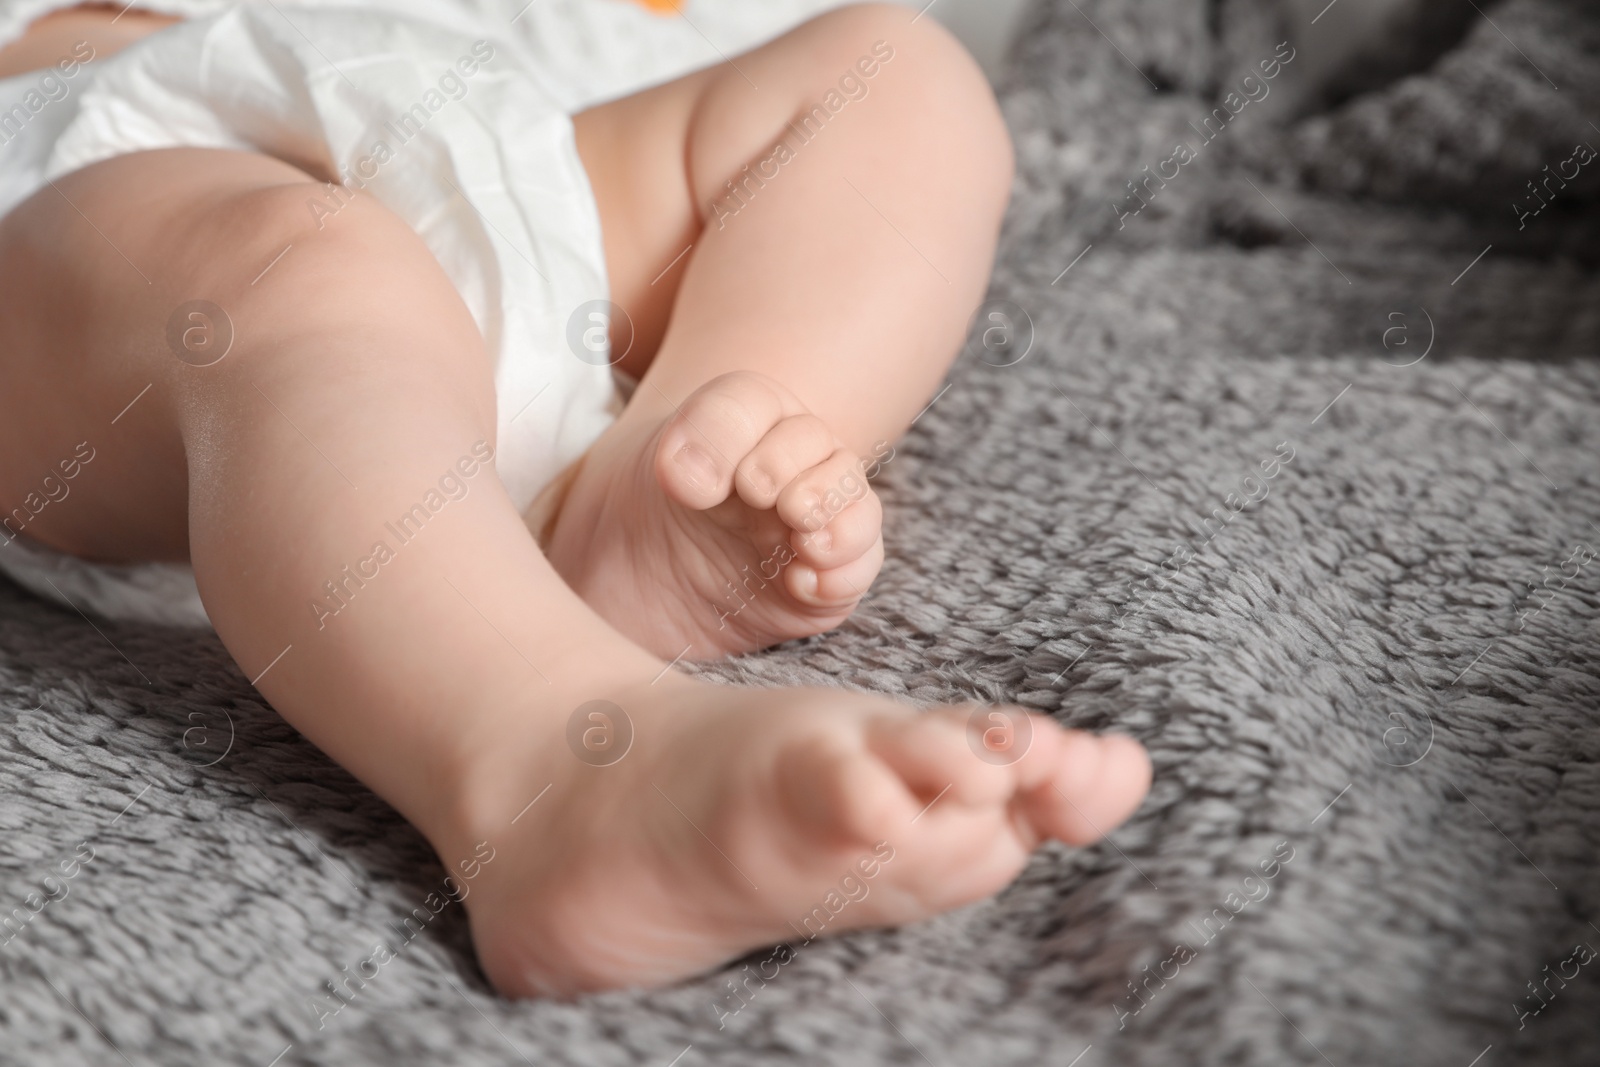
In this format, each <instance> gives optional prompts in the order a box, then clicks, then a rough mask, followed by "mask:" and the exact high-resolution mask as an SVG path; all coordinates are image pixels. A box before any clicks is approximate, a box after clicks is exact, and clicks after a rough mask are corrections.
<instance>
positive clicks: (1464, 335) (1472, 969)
mask: <svg viewBox="0 0 1600 1067" xmlns="http://www.w3.org/2000/svg"><path fill="white" fill-rule="evenodd" d="M1317 6H1320V5H1312V7H1313V8H1315V7H1317ZM1368 6H1369V7H1370V5H1368ZM1446 6H1450V5H1431V7H1435V8H1442V7H1446ZM1476 7H1477V8H1481V9H1482V10H1481V11H1477V10H1475V9H1473V7H1472V5H1467V6H1466V7H1464V8H1463V12H1461V13H1457V14H1454V15H1450V16H1449V17H1442V16H1440V15H1439V14H1438V12H1437V11H1436V10H1434V11H1432V12H1431V13H1430V12H1429V11H1424V10H1423V9H1422V8H1421V7H1420V6H1414V7H1405V8H1402V9H1401V10H1399V12H1398V13H1397V14H1396V15H1395V16H1394V20H1395V21H1394V23H1393V25H1391V26H1390V27H1388V28H1387V29H1385V31H1384V32H1382V33H1379V34H1376V35H1368V36H1367V37H1365V38H1362V39H1361V40H1360V41H1358V43H1357V46H1356V47H1348V46H1341V47H1340V48H1338V49H1336V48H1334V47H1333V45H1332V44H1331V43H1329V42H1332V41H1334V40H1335V39H1336V38H1337V31H1338V29H1339V27H1340V25H1341V23H1340V21H1339V20H1341V19H1345V18H1351V17H1354V16H1355V15H1356V14H1358V13H1359V12H1360V11H1362V10H1365V9H1364V8H1363V6H1362V5H1360V4H1357V3H1356V2H1355V0H1344V3H1339V2H1338V0H1335V3H1334V4H1333V5H1330V6H1329V7H1328V8H1326V9H1324V10H1323V11H1322V13H1321V14H1320V15H1317V14H1316V12H1315V11H1314V10H1313V11H1311V12H1309V13H1306V12H1301V11H1299V10H1298V9H1290V8H1284V7H1280V6H1279V5H1277V4H1274V3H1270V2H1268V0H1211V2H1209V3H1203V4H1201V3H1193V2H1189V0H1122V2H1114V0H1051V2H1048V3H1045V4H1043V5H1042V6H1040V7H1038V8H1037V9H1036V10H1035V11H1034V13H1033V15H1032V16H1031V21H1030V23H1029V25H1028V28H1027V32H1026V33H1025V34H1024V36H1023V38H1022V41H1021V43H1020V44H1019V46H1018V47H1017V49H1016V50H1015V53H1014V55H1013V62H1012V65H1011V68H1010V74H1009V75H1008V76H1007V80H1006V82H1005V84H1004V85H1003V93H1002V96H1003V104H1004V108H1005V112H1006V115H1007V117H1008V120H1009V122H1010V124H1011V128H1012V131H1013V135H1014V138H1015V142H1016V147H1017V155H1018V177H1017V183H1016V195H1015V200H1014V203H1013V206H1012V209H1011V212H1010V215H1009V218H1008V223H1007V228H1006V234H1005V238H1004V241H1003V245H1002V249H1001V253H1000V257H999V264H998V267H997V271H996V276H995V281H994V284H993V289H992V293H991V297H992V300H991V303H990V304H987V305H985V307H984V308H983V309H982V310H981V313H980V315H979V316H977V317H976V320H975V324H974V328H973V331H972V334H971V338H970V339H969V342H968V346H967V347H968V351H967V352H966V354H965V355H964V356H963V357H962V359H961V361H960V362H959V363H958V365H957V367H956V369H955V370H954V372H953V373H952V375H951V377H950V380H949V382H948V386H947V388H945V390H944V391H943V392H941V393H940V394H939V396H938V397H937V398H936V399H935V401H934V402H933V404H932V405H931V406H930V407H929V409H928V410H927V412H926V413H925V414H924V415H923V416H922V417H921V418H920V419H919V420H918V422H917V423H916V425H915V427H914V428H913V430H912V432H911V434H910V435H909V437H908V438H907V439H906V440H905V441H904V442H903V443H901V444H900V445H899V447H898V450H897V451H896V453H895V455H894V457H893V458H892V459H891V460H889V461H888V462H886V463H884V464H883V465H882V470H881V473H880V474H879V475H878V479H877V484H878V485H879V486H880V489H881V491H882V493H883V495H884V498H885V501H886V506H887V540H888V544H889V546H890V548H889V559H888V562H887V564H886V566H885V568H884V572H883V575H882V577H881V579H880V580H879V582H878V584H877V586H876V587H875V588H874V590H873V592H872V594H871V596H870V597H869V599H868V600H867V601H866V603H865V605H864V606H863V608H862V610H861V611H860V612H859V613H858V614H857V616H856V617H855V618H854V619H852V620H851V621H850V623H849V624H847V625H846V626H845V627H844V628H843V629H841V630H840V631H838V632H836V633H833V634H829V635H826V636H823V637H819V638H816V639H812V640H808V641H803V642H796V643H794V644H791V645H787V646H784V647H782V648H779V649H776V650H773V651H770V652H767V653H763V654H760V655H753V656H748V657H744V658H742V659H739V660H736V661H732V662H728V663H723V664H717V665H713V666H710V667H706V668H704V669H703V670H702V674H703V675H705V676H707V677H710V678H713V679H718V680H723V681H729V682H741V683H747V684H756V685H769V684H772V685H775V684H780V683H785V684H786V683H807V684H820V685H837V686H847V687H858V688H862V689H870V690H874V691H878V692H886V693H893V694H897V695H900V696H902V697H904V698H906V699H909V700H912V701H916V702H920V703H932V702H937V701H951V700H962V699H970V698H976V699H983V700H1011V701H1018V702H1021V703H1023V704H1026V705H1029V706H1031V707H1034V708H1037V709H1040V710H1042V711H1045V712H1048V713H1050V714H1052V715H1055V716H1056V717H1057V718H1058V719H1059V720H1061V721H1062V722H1064V723H1067V724H1070V725H1072V726H1077V727H1084V728H1092V729H1105V728H1117V729H1121V730H1126V731H1130V732H1132V733H1134V734H1136V735H1137V736H1139V737H1140V738H1141V739H1143V740H1144V741H1145V743H1146V744H1147V745H1149V747H1150V750H1151V753H1152V755H1153V758H1154V761H1155V765H1156V774H1155V784H1154V787H1153V790H1152V793H1151V796H1150V798H1149V800H1148V801H1147V803H1146V804H1145V805H1144V807H1143V808H1142V809H1141V811H1140V812H1139V813H1138V815H1137V816H1136V817H1135V818H1134V819H1132V820H1131V821H1130V822H1129V823H1128V824H1127V825H1126V826H1124V827H1123V828H1121V829H1119V830H1117V831H1116V832H1115V833H1114V834H1113V835H1112V836H1111V838H1110V839H1109V840H1108V841H1105V842H1103V843H1101V844H1099V845H1097V846H1095V847H1091V848H1088V849H1082V850H1068V849H1064V848H1054V847H1052V848H1046V849H1045V850H1043V851H1041V852H1040V853H1039V854H1038V855H1037V856H1036V857H1035V858H1034V860H1033V861H1032V862H1031V863H1030V864H1029V866H1028V867H1027V869H1026V870H1025V871H1024V873H1023V875H1022V876H1021V878H1020V879H1019V880H1018V881H1017V882H1016V883H1015V884H1014V885H1013V886H1012V887H1011V888H1009V889H1008V890H1006V891H1005V892H1003V893H1002V894H1000V896H999V897H998V898H996V899H994V900H992V901H988V902H984V903H981V904H977V905H974V906H971V907H968V908H966V909H963V910H961V911H958V912H956V913H953V914H949V915H946V916H943V917H941V918H938V919H935V920H933V921H930V922H925V923H922V924H919V925H916V926H912V927H908V928H905V929H899V930H888V931H881V932H869V933H860V934H854V935H850V936H847V937H843V938H839V939H828V940H818V941H815V942H813V943H810V944H807V945H805V946H804V947H803V948H800V949H799V950H798V951H797V952H796V953H795V955H794V958H793V960H792V961H791V962H788V963H787V964H786V965H785V966H783V967H782V968H781V970H780V971H779V973H778V974H777V975H776V977H772V978H770V980H766V981H764V982H763V981H760V980H756V981H751V982H749V983H745V982H744V981H743V979H744V978H745V977H746V976H747V975H748V974H751V973H754V972H755V971H756V970H757V968H754V967H752V968H751V970H750V971H749V972H746V971H745V970H744V969H743V966H744V963H747V962H751V961H741V962H740V963H738V964H735V965H733V966H731V967H729V968H727V969H726V970H725V971H724V972H722V973H719V974H711V975H706V976H704V977H702V978H698V979H695V980H692V981H688V982H684V983H682V984H681V985H678V986H676V987H674V988H670V989H666V990H660V991H655V992H648V993H641V992H630V993H616V994H608V995H604V996H598V997H591V998H588V999H584V1000H581V1001H577V1002H574V1003H554V1002H541V1003H512V1002H508V1001H503V1000H501V999H499V998H497V997H496V996H495V995H494V994H493V992H492V991H491V990H490V989H489V987H488V986H487V985H486V983H485V982H484V980H483V977H482V975H481V974H480V973H479V971H478V969H477V966H476V964H475V962H474V960H473V957H472V954H471V949H470V945H469V943H468V940H467V936H466V926H465V922H464V917H463V915H462V913H461V910H460V908H459V906H457V905H451V906H449V907H446V908H444V909H443V910H442V911H440V912H439V914H438V915H437V916H436V917H435V918H434V919H433V920H432V921H431V922H430V923H429V924H428V925H427V926H426V928H425V929H423V930H421V932H412V934H413V936H406V935H405V934H403V933H401V932H399V931H400V930H402V929H404V928H402V927H398V926H397V924H399V923H400V921H401V919H402V918H404V917H405V916H407V915H408V914H410V913H411V911H412V909H413V908H414V907H416V906H417V905H418V904H419V903H420V902H422V901H423V900H424V899H425V898H426V897H427V896H428V895H429V894H430V893H431V892H433V891H434V890H435V889H436V888H437V887H438V886H439V884H440V882H441V880H442V879H443V877H444V872H443V870H442V869H441V868H440V867H439V866H438V864H437V862H436V861H435V860H434V859H433V857H432V855H431V853H430V852H429V850H428V848H427V846H426V845H425V843H424V842H423V841H422V839H421V838H420V836H419V835H418V834H417V833H416V832H415V831H413V830H412V829H411V828H410V827H409V826H408V825H407V824H406V823H405V822H404V821H403V820H401V819H400V818H399V817H398V816H397V815H396V814H395V813H394V812H393V811H392V810H390V809H389V808H388V807H387V806H386V805H385V804H383V803H382V802H381V801H379V800H378V799H377V798H376V797H374V796H373V795H372V794H371V793H369V792H368V791H367V790H366V789H364V788H363V787H362V786H361V785H359V784H358V783H357V782H355V781H354V780H353V779H352V778H351V777H350V776H349V775H347V774H346V773H345V772H344V771H343V770H342V769H340V768H339V767H338V766H336V765H335V764H333V763H332V762H331V761H329V760H328V759H327V758H325V757H324V756H322V755H321V754H320V753H319V752H318V751H317V750H316V749H315V748H313V747H312V746H311V745H310V744H309V743H307V742H306V741H304V740H303V739H302V738H300V737H299V736H298V735H297V734H296V733H295V732H294V731H293V730H291V729H290V728H289V727H288V726H287V725H286V724H284V723H283V722H282V721H281V720H280V719H278V718H277V717H276V715H274V714H273V712H272V711H271V710H270V709H269V708H268V707H266V706H265V704H264V703H263V701H262V700H261V698H260V697H259V695H257V694H256V692H255V691H254V690H253V689H252V688H251V687H250V685H249V684H248V681H247V679H246V678H245V677H244V676H243V675H242V674H241V672H240V671H239V669H238V668H236V667H235V666H234V665H233V664H232V662H231V661H230V659H229V658H228V656H227V655H226V653H225V652H224V651H223V649H222V648H221V646H220V645H219V644H218V643H217V641H216V640H215V638H213V637H210V636H205V635H200V634H196V633H193V632H185V631H176V630H162V629H156V628H149V627H138V626H129V625H110V624H107V623H104V622H98V621H96V622H91V621H89V620H87V619H85V618H82V617H80V616H79V615H77V614H75V613H73V612H72V611H70V610H65V609H58V608H56V607H53V606H49V605H46V604H44V603H42V602H40V601H38V600H36V599H33V598H32V597H30V596H29V595H28V594H26V593H23V592H22V591H20V590H18V589H16V588H15V587H12V586H10V585H4V584H0V708H3V711H0V782H3V786H0V827H3V833H4V840H5V848H4V849H3V850H0V942H3V944H0V984H3V995H0V1063H4V1064H29V1065H40V1064H64V1065H65V1064H72V1065H77V1064H85V1063H112V1062H123V1061H126V1062H128V1063H131V1064H140V1065H143V1064H163V1065H169V1067H177V1065H188V1064H195V1065H215V1064H248V1065H254V1067H267V1065H269V1064H278V1065H288V1064H341V1065H343V1064H393V1063H471V1064H478V1063H484V1064H491V1063H492V1064H512V1063H524V1062H526V1063H539V1064H582V1065H612V1064H615V1065H636V1064H657V1065H660V1067H667V1065H669V1064H677V1065H680V1067H698V1065H701V1064H710V1063H722V1064H730V1065H731V1064H740V1065H743V1064H751V1063H760V1064H768V1063H772V1064H802V1063H808V1064H815V1063H826V1064H877V1063H927V1064H936V1065H939V1067H944V1065H950V1067H955V1065H957V1064H974V1063H981V1064H986V1065H997V1064H1017V1065H1030V1067H1031V1065H1037V1064H1044V1063H1048V1064H1056V1065H1059V1067H1072V1065H1076V1067H1099V1065H1109V1064H1119V1065H1143V1064H1150V1065H1156V1064H1162V1065H1165V1064H1171V1063H1194V1064H1218V1065H1222V1064H1227V1065H1256V1064H1260V1065H1268V1064H1271V1065H1278V1064H1285V1063H1296V1064H1299V1063H1304V1064H1334V1065H1338V1067H1346V1065H1354V1064H1394V1065H1397V1067H1398V1065H1434V1064H1437V1065H1441V1067H1469V1065H1474V1064H1476V1065H1478V1067H1494V1065H1497V1064H1511V1063H1517V1064H1536V1065H1537V1064H1551V1065H1555V1064H1572V1063H1577V1062H1583V1061H1589V1060H1592V1059H1594V1056H1595V1054H1594V1053H1593V1052H1592V1051H1585V1050H1592V1049H1594V1048H1595V1047H1596V1043H1597V1041H1600V1010H1597V1009H1600V981H1597V979H1596V974H1597V973H1600V964H1596V963H1595V962H1594V957H1595V955H1596V950H1597V949H1600V928H1597V927H1600V863H1597V859H1596V857H1597V854H1600V731H1597V729H1596V725H1595V721H1596V716H1597V712H1600V653H1597V644H1600V562H1597V561H1596V560H1595V555H1596V552H1597V551H1600V475H1597V466H1596V457H1597V454H1600V364H1597V361H1596V353H1597V342H1600V291H1597V285H1596V278H1595V269H1596V262H1597V252H1596V249H1597V245H1596V243H1595V237H1596V235H1597V227H1600V210H1597V199H1600V192H1597V190H1600V161H1594V160H1593V155H1594V153H1593V150H1592V149H1588V150H1587V151H1586V150H1585V149H1586V148H1587V146H1595V147H1600V129H1596V128H1595V127H1594V126H1593V125H1592V124H1593V123H1600V62H1596V59H1597V56H1600V21H1597V19H1596V16H1595V15H1594V14H1593V8H1592V7H1590V8H1588V9H1587V10H1586V9H1585V8H1584V7H1583V6H1582V5H1579V4H1577V3H1562V2H1558V0H1511V2H1508V3H1502V4H1488V3H1483V2H1480V3H1479V4H1477V5H1476ZM1457 15H1459V16H1460V17H1457ZM1313 16H1315V17H1313ZM1414 40H1421V41H1422V43H1421V44H1419V45H1416V46H1413V45H1410V44H1405V43H1404V42H1408V41H1414ZM379 943H383V944H388V945H399V946H400V949H401V950H400V951H398V952H396V953H394V954H393V958H392V959H389V960H387V962H385V963H384V965H383V966H382V967H381V969H380V970H379V971H378V973H377V975H376V977H374V978H371V979H370V980H368V981H366V982H364V983H363V984H361V985H359V986H355V985H352V984H351V983H348V982H346V980H345V976H346V975H348V974H349V973H350V972H351V970H352V969H353V968H354V966H355V964H356V963H357V961H361V960H364V959H366V958H368V957H370V956H371V955H372V954H373V946H374V945H375V944H379ZM768 955H769V954H768V953H767V952H763V953H761V954H760V956H759V957H752V960H754V959H758V958H759V959H764V958H766V957H767V956H768ZM735 977H737V978H739V979H740V980H741V984H740V986H739V988H740V989H741V990H743V991H744V992H743V993H742V995H740V996H738V997H737V998H736V999H735V998H734V995H733V994H731V993H730V981H731V980H732V979H734V978H735ZM329 982H338V983H339V987H340V988H341V989H344V990H346V991H349V990H352V989H353V990H355V992H354V993H353V994H351V995H350V996H349V997H348V998H347V999H346V1000H341V1001H335V1000H333V999H332V998H331V997H330V995H329V993H328V985H327V984H328V983H329ZM335 1006H337V1007H338V1010H337V1011H334V1010H333V1009H334V1007H335ZM735 1007H736V1010H733V1009H735Z"/></svg>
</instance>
